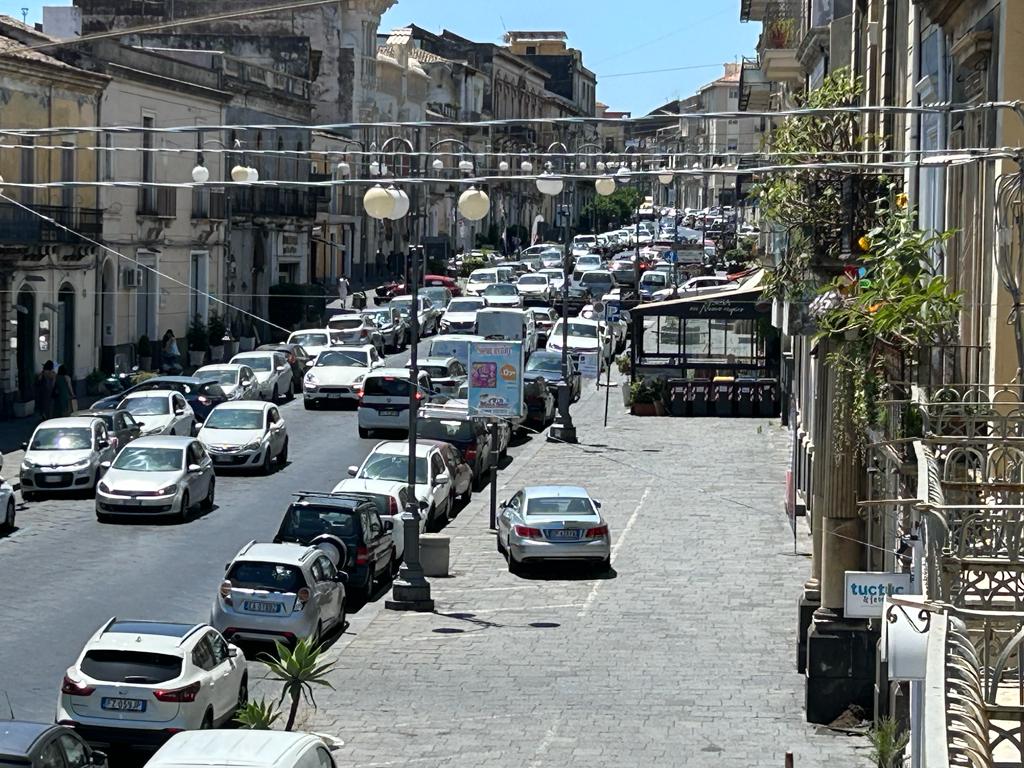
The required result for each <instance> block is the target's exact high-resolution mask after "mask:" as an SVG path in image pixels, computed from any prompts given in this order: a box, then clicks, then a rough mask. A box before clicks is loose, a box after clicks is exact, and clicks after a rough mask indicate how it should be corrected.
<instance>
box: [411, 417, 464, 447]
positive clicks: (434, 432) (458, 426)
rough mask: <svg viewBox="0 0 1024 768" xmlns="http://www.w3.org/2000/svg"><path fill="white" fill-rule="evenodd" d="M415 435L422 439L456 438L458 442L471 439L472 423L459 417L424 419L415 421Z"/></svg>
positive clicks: (446, 439) (446, 440)
mask: <svg viewBox="0 0 1024 768" xmlns="http://www.w3.org/2000/svg"><path fill="white" fill-rule="evenodd" d="M416 436H417V437H420V438H423V439H424V440H443V441H445V442H448V441H449V440H458V441H460V442H464V441H468V440H472V439H473V425H472V424H471V423H470V422H469V421H461V420H459V419H425V418H423V417H420V418H419V419H418V420H417V421H416Z"/></svg>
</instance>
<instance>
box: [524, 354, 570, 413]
mask: <svg viewBox="0 0 1024 768" xmlns="http://www.w3.org/2000/svg"><path fill="white" fill-rule="evenodd" d="M569 365H570V367H571V368H572V370H571V372H570V373H569V393H570V400H571V401H572V402H574V403H575V402H576V401H577V400H579V399H580V395H581V394H582V391H583V381H582V377H581V376H580V371H579V367H578V366H577V364H576V361H575V360H573V359H572V358H571V357H570V358H569ZM539 379H544V381H545V383H546V384H547V385H548V389H550V390H551V394H553V395H554V396H555V397H556V398H557V397H558V385H559V383H560V382H561V381H562V355H561V354H559V353H557V352H547V351H546V350H538V351H537V352H534V353H533V354H532V355H530V359H529V360H528V361H527V362H526V370H525V371H524V372H523V381H524V382H525V383H527V384H529V383H530V382H534V381H537V380H539ZM556 404H557V403H556Z"/></svg>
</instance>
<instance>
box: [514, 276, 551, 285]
mask: <svg viewBox="0 0 1024 768" xmlns="http://www.w3.org/2000/svg"><path fill="white" fill-rule="evenodd" d="M547 283H548V279H547V278H546V277H545V276H544V275H523V276H522V277H520V278H519V284H520V285H547Z"/></svg>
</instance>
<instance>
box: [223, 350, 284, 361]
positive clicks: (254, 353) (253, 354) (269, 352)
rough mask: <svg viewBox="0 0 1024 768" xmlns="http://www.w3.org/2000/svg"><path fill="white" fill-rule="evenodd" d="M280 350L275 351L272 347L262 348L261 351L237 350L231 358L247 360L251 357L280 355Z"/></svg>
mask: <svg viewBox="0 0 1024 768" xmlns="http://www.w3.org/2000/svg"><path fill="white" fill-rule="evenodd" d="M280 354H281V353H280V352H275V351H274V350H272V349H264V350H262V351H259V350H255V349H254V350H252V351H251V352H239V353H238V354H237V355H233V356H232V357H231V359H232V360H239V359H241V360H248V359H250V358H253V357H266V356H267V355H280Z"/></svg>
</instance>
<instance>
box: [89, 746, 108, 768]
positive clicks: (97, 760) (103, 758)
mask: <svg viewBox="0 0 1024 768" xmlns="http://www.w3.org/2000/svg"><path fill="white" fill-rule="evenodd" d="M106 764H107V753H106V752H100V751H99V750H98V749H94V750H93V751H92V752H90V753H89V765H106Z"/></svg>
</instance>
